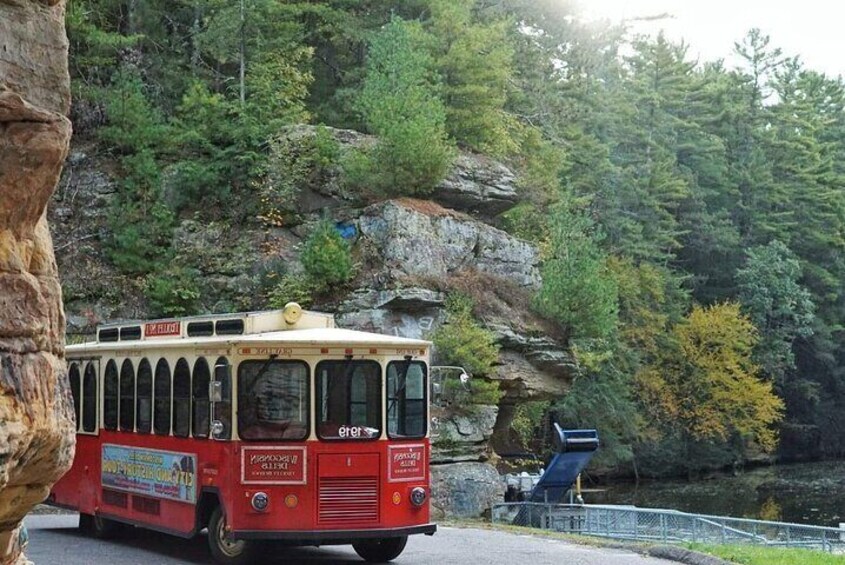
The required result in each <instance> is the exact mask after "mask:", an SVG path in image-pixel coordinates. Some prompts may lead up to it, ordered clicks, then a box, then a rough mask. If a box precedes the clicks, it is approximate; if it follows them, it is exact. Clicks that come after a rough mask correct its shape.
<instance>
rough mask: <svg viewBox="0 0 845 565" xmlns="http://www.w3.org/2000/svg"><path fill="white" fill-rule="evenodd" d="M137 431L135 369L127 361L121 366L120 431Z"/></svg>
mask: <svg viewBox="0 0 845 565" xmlns="http://www.w3.org/2000/svg"><path fill="white" fill-rule="evenodd" d="M134 430H135V368H134V367H133V366H132V361H130V360H129V359H126V360H125V361H124V362H123V365H121V366H120V431H122V432H131V431H134Z"/></svg>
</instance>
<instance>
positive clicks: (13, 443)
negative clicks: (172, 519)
mask: <svg viewBox="0 0 845 565" xmlns="http://www.w3.org/2000/svg"><path fill="white" fill-rule="evenodd" d="M69 102H70V88H69V78H68V73H67V39H66V37H65V31H64V2H63V1H59V0H44V1H41V2H35V1H31V0H0V563H4V564H5V563H15V562H19V563H23V562H25V560H24V558H23V557H22V556H21V555H20V554H19V553H20V552H19V547H18V544H17V539H18V538H17V532H16V530H17V528H18V526H19V524H20V522H21V520H22V519H23V517H24V515H26V513H27V512H28V511H29V510H30V508H32V506H34V505H35V504H37V503H39V502H41V501H42V500H43V499H44V498H45V497H46V496H47V494H48V493H49V490H50V487H51V485H52V484H53V483H54V482H55V481H56V480H57V479H58V478H59V477H61V476H62V474H63V473H64V472H65V471H66V470H67V468H68V467H69V466H70V463H71V461H72V459H73V450H74V442H75V438H74V423H73V410H72V407H71V402H70V394H69V391H68V386H67V380H66V378H65V363H64V354H63V351H64V331H65V318H64V313H63V311H62V299H61V296H62V294H61V287H60V286H59V280H58V272H57V269H56V263H55V260H54V258H53V246H52V241H51V238H50V232H49V229H48V227H47V219H46V215H45V209H46V206H47V203H48V201H49V200H50V196H51V195H52V193H53V190H54V189H55V187H56V184H57V182H58V179H59V175H60V173H61V169H62V163H63V162H64V159H65V156H66V155H67V150H68V146H69V143H70V134H71V126H70V122H69V121H68V119H67V118H66V117H65V114H66V113H67V111H68V105H69Z"/></svg>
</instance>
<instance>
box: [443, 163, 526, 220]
mask: <svg viewBox="0 0 845 565" xmlns="http://www.w3.org/2000/svg"><path fill="white" fill-rule="evenodd" d="M431 197H432V198H433V199H434V200H436V201H437V202H439V203H440V204H443V205H444V206H446V207H448V208H453V209H455V210H461V211H462V212H469V213H471V214H475V215H479V216H483V217H487V218H492V217H493V216H496V215H498V214H501V213H502V212H506V211H508V210H510V209H511V208H513V207H514V206H516V204H517V202H518V200H519V196H518V194H517V178H516V174H515V173H514V172H513V171H512V170H510V169H509V168H508V167H506V166H505V165H504V164H502V163H500V162H498V161H494V160H492V159H490V158H488V157H484V156H483V155H477V154H474V153H463V152H462V153H460V154H459V155H458V158H457V159H455V163H454V165H453V167H452V170H451V171H450V172H449V175H448V176H447V177H446V178H445V179H443V180H442V181H441V182H440V184H438V185H437V187H436V188H435V189H434V192H433V193H432V195H431Z"/></svg>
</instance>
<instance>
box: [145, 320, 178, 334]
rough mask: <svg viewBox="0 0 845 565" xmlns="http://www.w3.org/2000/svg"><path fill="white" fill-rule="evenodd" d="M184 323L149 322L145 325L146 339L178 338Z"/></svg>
mask: <svg viewBox="0 0 845 565" xmlns="http://www.w3.org/2000/svg"><path fill="white" fill-rule="evenodd" d="M180 335H182V322H149V323H147V324H144V337H178V336H180Z"/></svg>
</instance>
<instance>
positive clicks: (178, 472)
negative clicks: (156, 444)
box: [102, 444, 197, 503]
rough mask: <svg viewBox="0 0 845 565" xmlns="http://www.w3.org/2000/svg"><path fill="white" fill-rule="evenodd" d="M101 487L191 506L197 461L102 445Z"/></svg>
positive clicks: (167, 453)
mask: <svg viewBox="0 0 845 565" xmlns="http://www.w3.org/2000/svg"><path fill="white" fill-rule="evenodd" d="M102 457H103V460H102V483H103V487H109V488H113V489H115V490H121V491H124V492H131V493H134V494H143V495H145V496H152V497H155V498H165V499H167V500H176V501H179V502H190V503H194V502H196V499H197V486H196V485H197V472H196V468H197V458H196V456H195V455H191V454H188V453H175V452H172V451H159V450H156V449H140V448H137V447H127V446H122V445H109V444H105V445H103V452H102Z"/></svg>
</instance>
